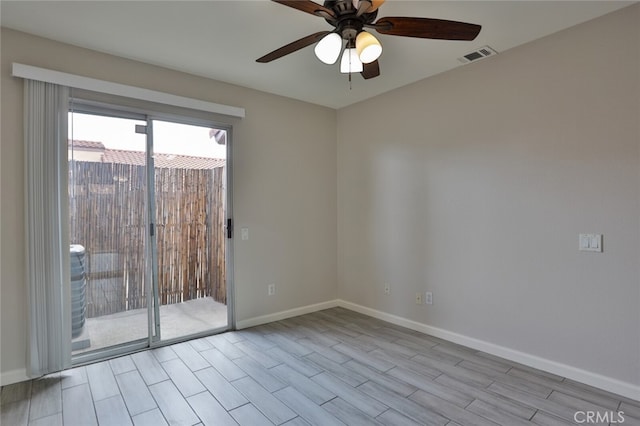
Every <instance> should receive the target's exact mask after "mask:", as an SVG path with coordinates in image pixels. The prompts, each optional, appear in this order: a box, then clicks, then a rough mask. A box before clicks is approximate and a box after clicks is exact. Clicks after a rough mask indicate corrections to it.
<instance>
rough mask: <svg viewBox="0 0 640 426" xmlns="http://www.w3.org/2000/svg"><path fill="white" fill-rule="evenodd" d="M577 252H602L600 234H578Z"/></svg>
mask: <svg viewBox="0 0 640 426" xmlns="http://www.w3.org/2000/svg"><path fill="white" fill-rule="evenodd" d="M578 250H580V251H593V252H598V253H601V252H602V234H580V235H579V236H578Z"/></svg>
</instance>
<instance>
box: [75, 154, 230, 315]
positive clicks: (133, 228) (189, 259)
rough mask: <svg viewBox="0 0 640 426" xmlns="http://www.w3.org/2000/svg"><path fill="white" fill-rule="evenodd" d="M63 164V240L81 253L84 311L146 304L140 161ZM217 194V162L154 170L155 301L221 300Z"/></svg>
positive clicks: (220, 183)
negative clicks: (66, 205)
mask: <svg viewBox="0 0 640 426" xmlns="http://www.w3.org/2000/svg"><path fill="white" fill-rule="evenodd" d="M69 169H70V171H71V175H70V178H69V182H70V185H69V198H70V234H71V243H72V244H80V245H82V246H84V247H85V250H86V254H87V255H86V259H87V261H86V265H85V270H86V271H87V279H88V281H87V317H89V318H91V317H96V316H100V315H107V314H113V313H117V312H122V311H126V310H130V309H138V308H144V307H146V306H147V291H146V279H147V276H148V274H147V273H146V271H147V267H149V265H147V264H146V259H148V256H146V250H147V249H148V246H145V244H148V240H147V238H145V236H146V235H147V234H148V232H147V225H146V224H147V220H146V219H147V218H146V213H145V211H146V208H145V207H146V178H147V177H146V168H145V167H144V166H136V165H131V164H117V163H97V162H80V161H75V162H73V163H70V166H69ZM224 197H225V191H224V167H218V168H215V169H204V170H201V169H169V168H162V169H156V170H155V210H156V221H155V222H156V227H155V233H156V236H157V272H158V285H159V288H160V303H161V304H163V305H165V304H172V303H179V302H183V301H187V300H191V299H197V298H201V297H213V299H214V300H215V301H217V302H220V303H225V304H226V276H225V231H224V229H225V228H224V225H225V223H224V221H225V214H224V201H225V200H224Z"/></svg>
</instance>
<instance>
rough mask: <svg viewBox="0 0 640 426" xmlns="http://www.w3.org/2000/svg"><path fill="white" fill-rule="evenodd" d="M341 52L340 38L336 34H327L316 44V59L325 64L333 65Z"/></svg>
mask: <svg viewBox="0 0 640 426" xmlns="http://www.w3.org/2000/svg"><path fill="white" fill-rule="evenodd" d="M341 50H342V37H340V36H339V35H338V34H336V33H329V34H327V35H326V36H324V37H323V38H322V40H320V41H319V42H318V44H316V47H315V48H314V52H315V53H316V57H317V58H318V59H320V61H322V62H324V63H325V64H328V65H331V64H335V63H336V61H337V60H338V57H339V56H340V51H341Z"/></svg>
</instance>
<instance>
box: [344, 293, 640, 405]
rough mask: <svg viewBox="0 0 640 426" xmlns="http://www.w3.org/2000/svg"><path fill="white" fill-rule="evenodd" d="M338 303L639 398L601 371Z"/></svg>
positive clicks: (638, 390) (634, 388)
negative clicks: (585, 368)
mask: <svg viewBox="0 0 640 426" xmlns="http://www.w3.org/2000/svg"><path fill="white" fill-rule="evenodd" d="M337 305H338V306H340V307H343V308H345V309H350V310H352V311H355V312H359V313H361V314H364V315H368V316H371V317H374V318H378V319H380V320H383V321H387V322H390V323H392V324H396V325H400V326H402V327H406V328H409V329H411V330H415V331H419V332H422V333H425V334H429V335H431V336H435V337H439V338H441V339H444V340H447V341H450V342H453V343H457V344H460V345H463V346H467V347H470V348H472V349H476V350H479V351H483V352H486V353H489V354H491V355H495V356H499V357H501V358H505V359H507V360H510V361H514V362H517V363H520V364H524V365H527V366H529V367H533V368H537V369H539V370H543V371H547V372H549V373H553V374H556V375H558V376H562V377H566V378H568V379H571V380H575V381H577V382H581V383H584V384H587V385H590V386H594V387H596V388H599V389H603V390H606V391H608V392H613V393H615V394H618V395H622V396H625V397H627V398H631V399H634V400H638V401H640V386H638V385H634V384H633V383H628V382H623V381H621V380H617V379H613V378H611V377H607V376H603V375H601V374H597V373H592V372H590V371H587V370H582V369H580V368H576V367H572V366H570V365H567V364H562V363H559V362H556V361H551V360H549V359H546V358H541V357H538V356H535V355H531V354H528V353H525V352H520V351H517V350H515V349H510V348H507V347H504V346H500V345H496V344H494V343H489V342H485V341H483V340H479V339H475V338H473V337H468V336H464V335H462V334H458V333H454V332H451V331H447V330H443V329H441V328H437V327H432V326H429V325H426V324H422V323H419V322H417V321H413V320H410V319H407V318H403V317H399V316H396V315H392V314H388V313H386V312H382V311H378V310H376V309H372V308H368V307H366V306H362V305H358V304H355V303H351V302H348V301H346V300H341V299H339V300H338V301H337Z"/></svg>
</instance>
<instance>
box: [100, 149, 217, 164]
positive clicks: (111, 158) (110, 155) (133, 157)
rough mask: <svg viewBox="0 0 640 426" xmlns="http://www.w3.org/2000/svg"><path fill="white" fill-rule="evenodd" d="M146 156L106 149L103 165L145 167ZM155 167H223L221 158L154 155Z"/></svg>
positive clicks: (135, 152) (142, 153) (138, 152)
mask: <svg viewBox="0 0 640 426" xmlns="http://www.w3.org/2000/svg"><path fill="white" fill-rule="evenodd" d="M145 161H146V154H145V153H144V152H140V151H124V150H118V149H105V151H104V155H103V157H102V162H103V163H118V164H134V165H137V166H144V165H145V164H146V163H145ZM153 165H154V166H155V167H157V168H161V169H215V168H217V167H223V166H224V165H225V160H224V159H221V158H207V157H192V156H189V155H175V154H154V155H153Z"/></svg>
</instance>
